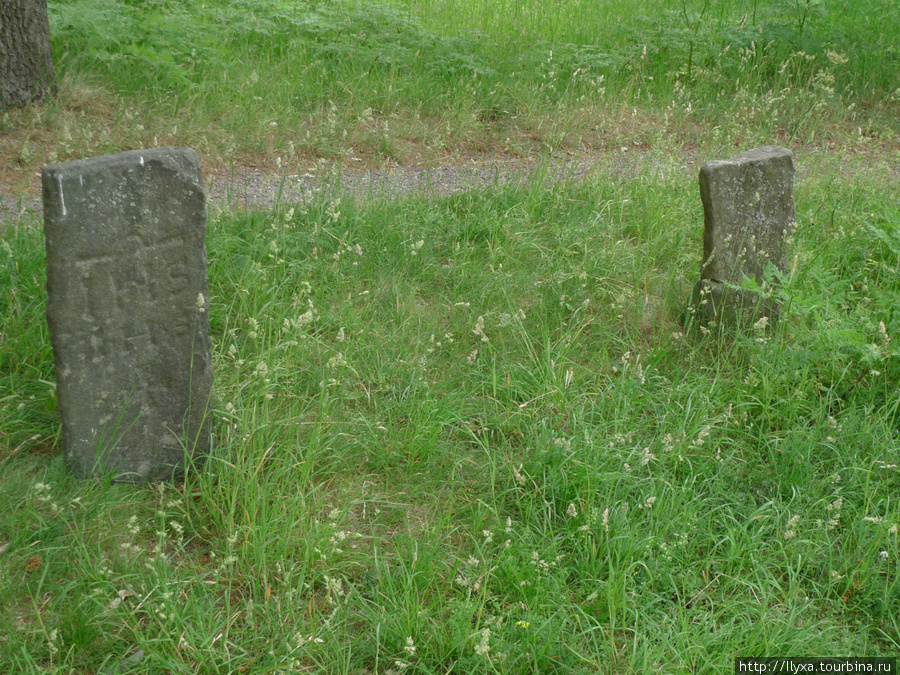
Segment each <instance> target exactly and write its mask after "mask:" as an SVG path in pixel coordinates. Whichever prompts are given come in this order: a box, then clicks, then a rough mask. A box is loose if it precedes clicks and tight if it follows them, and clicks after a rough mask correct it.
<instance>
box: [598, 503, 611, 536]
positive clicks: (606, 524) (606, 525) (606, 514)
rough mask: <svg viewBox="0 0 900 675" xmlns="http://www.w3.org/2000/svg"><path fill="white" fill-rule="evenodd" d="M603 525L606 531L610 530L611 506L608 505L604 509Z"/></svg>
mask: <svg viewBox="0 0 900 675" xmlns="http://www.w3.org/2000/svg"><path fill="white" fill-rule="evenodd" d="M600 524H601V525H602V526H603V531H604V532H609V508H608V507H607V508H606V509H604V511H603V521H602V522H601V523H600Z"/></svg>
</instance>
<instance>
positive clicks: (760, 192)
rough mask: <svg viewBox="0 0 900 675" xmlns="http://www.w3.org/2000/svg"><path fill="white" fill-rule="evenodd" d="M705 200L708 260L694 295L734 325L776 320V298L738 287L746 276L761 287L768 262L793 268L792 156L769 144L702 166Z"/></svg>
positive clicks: (711, 313)
mask: <svg viewBox="0 0 900 675" xmlns="http://www.w3.org/2000/svg"><path fill="white" fill-rule="evenodd" d="M700 199H701V201H702V202H703V213H704V230H703V265H702V267H701V271H700V283H699V284H698V285H697V288H696V291H695V300H696V306H697V307H698V308H699V310H700V314H701V317H702V318H703V319H705V320H710V319H716V320H721V321H725V322H727V323H731V324H740V323H743V322H746V321H747V320H748V319H753V320H755V319H758V318H762V317H763V316H767V317H769V318H770V319H774V318H775V316H776V315H777V313H778V307H777V305H776V304H775V303H774V302H772V301H769V300H764V299H763V300H761V299H760V295H759V294H758V293H755V292H753V291H747V290H741V289H735V288H733V286H740V285H741V284H742V283H743V280H744V277H745V276H746V277H748V278H750V279H753V280H755V281H756V282H757V283H759V284H761V283H762V281H763V278H764V276H765V271H766V268H767V267H768V266H769V264H772V265H774V266H775V267H776V268H777V269H778V270H780V271H782V272H786V271H787V250H788V246H789V242H790V237H791V234H792V231H793V226H794V156H793V154H792V153H791V151H790V150H788V149H786V148H780V147H777V146H765V147H762V148H757V149H755V150H750V151H749V152H745V153H744V154H742V155H738V156H737V157H735V158H734V159H731V160H724V161H712V162H707V163H706V164H704V165H703V167H702V168H701V169H700ZM729 286H732V287H731V288H729Z"/></svg>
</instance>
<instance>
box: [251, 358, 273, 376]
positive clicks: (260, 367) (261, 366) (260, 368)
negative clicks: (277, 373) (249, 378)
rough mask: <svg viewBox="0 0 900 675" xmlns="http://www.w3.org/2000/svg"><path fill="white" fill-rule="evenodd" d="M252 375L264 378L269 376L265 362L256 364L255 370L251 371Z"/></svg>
mask: <svg viewBox="0 0 900 675" xmlns="http://www.w3.org/2000/svg"><path fill="white" fill-rule="evenodd" d="M253 374H254V375H258V376H259V377H263V378H264V377H265V376H266V375H268V374H269V366H267V365H266V363H265V361H260V362H259V363H257V364H256V370H254V371H253Z"/></svg>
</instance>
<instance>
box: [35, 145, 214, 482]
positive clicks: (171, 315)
mask: <svg viewBox="0 0 900 675" xmlns="http://www.w3.org/2000/svg"><path fill="white" fill-rule="evenodd" d="M42 185H43V207H44V233H45V242H46V250H47V323H48V325H49V328H50V340H51V343H52V345H53V352H54V358H55V364H56V382H57V395H58V400H59V410H60V414H61V417H62V437H63V446H64V449H65V454H66V460H67V463H68V465H69V467H70V468H71V469H72V470H73V471H74V472H75V473H76V474H77V475H79V476H82V477H88V476H102V475H109V474H112V475H113V476H114V479H115V480H117V481H136V480H152V481H156V480H166V479H171V478H174V477H177V476H179V475H181V474H183V473H184V471H185V470H186V468H187V465H188V463H189V462H191V461H192V460H193V461H202V458H203V457H204V455H206V454H207V453H208V452H209V450H210V446H211V443H212V439H211V431H212V421H211V415H210V414H209V412H210V411H211V407H212V400H211V399H212V362H211V358H210V342H209V315H208V304H209V301H208V293H207V276H206V248H205V243H204V240H205V235H206V195H205V193H204V190H203V183H202V180H201V174H200V162H199V159H198V157H197V154H196V153H195V152H194V151H193V150H190V149H187V148H158V149H152V150H135V151H131V152H123V153H120V154H116V155H108V156H105V157H96V158H92V159H87V160H79V161H74V162H65V163H62V164H54V165H52V166H48V167H45V168H44V170H43V172H42Z"/></svg>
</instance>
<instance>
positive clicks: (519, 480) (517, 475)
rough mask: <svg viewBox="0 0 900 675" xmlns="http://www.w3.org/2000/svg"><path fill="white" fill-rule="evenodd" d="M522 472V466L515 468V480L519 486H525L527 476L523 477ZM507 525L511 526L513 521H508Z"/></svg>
mask: <svg viewBox="0 0 900 675" xmlns="http://www.w3.org/2000/svg"><path fill="white" fill-rule="evenodd" d="M520 471H522V465H521V464H519V468H518V469H517V468H516V467H513V479H515V481H516V483H518V484H519V485H525V476H523V475H522V474H521V473H520ZM506 522H507V525H509V524H510V523H511V522H512V521H511V520H510V519H507V521H506Z"/></svg>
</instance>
